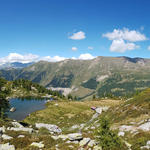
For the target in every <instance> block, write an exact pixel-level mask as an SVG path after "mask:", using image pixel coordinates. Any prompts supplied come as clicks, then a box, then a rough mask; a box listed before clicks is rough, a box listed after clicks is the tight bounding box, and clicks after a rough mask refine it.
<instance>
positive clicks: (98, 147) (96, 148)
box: [93, 145, 102, 150]
mask: <svg viewBox="0 0 150 150" xmlns="http://www.w3.org/2000/svg"><path fill="white" fill-rule="evenodd" d="M93 150H102V147H101V146H98V145H96V146H94V147H93Z"/></svg>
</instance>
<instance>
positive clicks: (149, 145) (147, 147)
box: [141, 141, 150, 149]
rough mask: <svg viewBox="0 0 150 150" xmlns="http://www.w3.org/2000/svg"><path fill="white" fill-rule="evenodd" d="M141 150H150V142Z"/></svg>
mask: <svg viewBox="0 0 150 150" xmlns="http://www.w3.org/2000/svg"><path fill="white" fill-rule="evenodd" d="M141 149H150V141H147V143H146V145H145V146H142V147H141Z"/></svg>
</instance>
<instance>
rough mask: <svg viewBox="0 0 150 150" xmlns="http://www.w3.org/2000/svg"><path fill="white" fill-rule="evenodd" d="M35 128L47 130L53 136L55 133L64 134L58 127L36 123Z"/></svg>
mask: <svg viewBox="0 0 150 150" xmlns="http://www.w3.org/2000/svg"><path fill="white" fill-rule="evenodd" d="M35 126H36V128H38V129H40V128H46V129H47V130H49V132H50V133H52V134H53V133H61V132H62V130H61V129H60V128H59V127H58V126H56V125H53V124H44V123H36V124H35Z"/></svg>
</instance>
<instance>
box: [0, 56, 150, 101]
mask: <svg viewBox="0 0 150 150" xmlns="http://www.w3.org/2000/svg"><path fill="white" fill-rule="evenodd" d="M0 75H1V76H2V77H4V78H5V79H7V80H16V79H20V78H23V79H27V80H31V81H33V82H37V83H39V84H41V85H43V86H45V87H47V88H52V89H54V90H62V91H63V92H64V94H66V95H67V94H69V93H71V94H72V95H73V96H77V97H78V98H79V99H87V98H91V97H92V96H93V95H96V96H98V97H107V96H110V95H111V96H112V95H114V96H131V95H132V94H134V93H135V92H136V91H141V90H143V89H145V88H147V87H150V59H145V58H129V57H102V56H99V57H96V58H94V59H92V60H73V59H67V60H64V61H60V62H46V61H39V62H37V63H33V64H30V65H28V66H25V67H19V68H18V67H9V68H3V69H1V70H0Z"/></svg>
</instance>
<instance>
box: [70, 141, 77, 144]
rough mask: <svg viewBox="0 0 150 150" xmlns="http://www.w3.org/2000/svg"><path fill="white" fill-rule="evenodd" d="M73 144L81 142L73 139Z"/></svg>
mask: <svg viewBox="0 0 150 150" xmlns="http://www.w3.org/2000/svg"><path fill="white" fill-rule="evenodd" d="M71 143H73V144H79V141H72V142H71Z"/></svg>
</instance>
